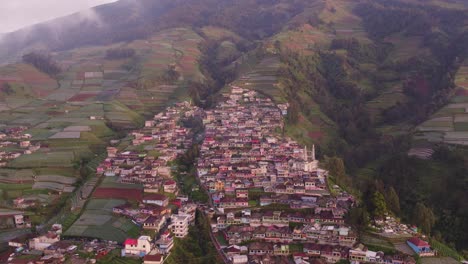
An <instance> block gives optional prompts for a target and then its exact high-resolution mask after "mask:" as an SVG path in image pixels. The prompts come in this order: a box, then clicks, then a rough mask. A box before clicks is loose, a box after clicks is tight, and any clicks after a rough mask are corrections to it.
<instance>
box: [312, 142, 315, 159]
mask: <svg viewBox="0 0 468 264" xmlns="http://www.w3.org/2000/svg"><path fill="white" fill-rule="evenodd" d="M312 160H315V144H313V145H312Z"/></svg>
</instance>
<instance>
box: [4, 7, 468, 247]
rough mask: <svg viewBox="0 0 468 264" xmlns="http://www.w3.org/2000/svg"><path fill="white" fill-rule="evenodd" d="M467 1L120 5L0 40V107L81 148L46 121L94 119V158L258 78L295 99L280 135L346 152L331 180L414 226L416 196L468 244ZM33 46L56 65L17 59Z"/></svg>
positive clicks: (323, 151)
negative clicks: (166, 110)
mask: <svg viewBox="0 0 468 264" xmlns="http://www.w3.org/2000/svg"><path fill="white" fill-rule="evenodd" d="M467 10H468V9H467V6H466V1H462V0H445V1H443V0H431V1H423V0H356V1H348V0H236V1H232V0H121V1H118V2H116V3H112V4H107V5H103V6H99V7H96V8H93V9H91V10H89V11H86V12H82V13H77V14H74V15H71V16H67V17H63V18H60V19H57V20H53V21H49V22H46V23H42V24H38V25H35V26H32V27H28V28H25V29H22V30H19V31H17V32H13V33H9V34H7V35H4V36H1V39H0V62H2V63H7V62H12V63H11V64H9V65H6V66H4V67H2V68H0V85H1V87H2V90H1V92H0V110H1V113H0V115H1V116H2V118H3V119H2V121H3V123H4V125H5V126H13V125H19V124H21V125H26V126H28V127H30V128H31V130H30V132H31V133H32V134H33V137H34V139H36V140H46V142H48V143H49V144H50V146H52V147H51V149H52V151H62V152H63V151H65V152H72V153H74V155H75V156H76V157H78V158H79V157H80V155H78V154H76V153H79V151H77V150H72V149H69V147H68V146H67V144H68V143H67V142H66V141H60V142H58V143H57V140H55V141H54V140H53V139H50V138H49V137H50V136H51V135H52V134H50V133H51V132H47V131H48V130H50V129H52V130H51V131H53V132H60V131H62V130H63V129H64V128H66V127H67V126H70V125H75V126H76V125H90V126H91V128H92V131H91V132H88V133H86V135H87V136H88V138H87V139H86V140H88V141H89V142H93V143H92V145H93V146H94V147H92V148H90V149H86V154H87V155H88V156H91V155H90V154H92V153H90V152H93V151H95V152H99V150H100V149H101V150H102V146H103V145H104V144H103V143H104V141H105V140H107V139H109V137H111V136H112V133H116V132H118V131H121V130H124V131H126V130H127V129H130V128H133V127H138V126H140V125H141V120H143V117H144V116H150V115H152V114H154V113H155V112H157V111H159V110H160V109H161V108H162V107H163V106H165V105H167V104H169V103H170V102H172V101H174V100H175V99H177V100H179V99H184V98H185V99H191V100H192V101H193V102H194V103H196V104H198V105H200V106H203V107H207V108H209V107H212V106H213V105H215V103H216V100H217V96H218V95H219V92H222V91H224V90H223V88H226V86H227V84H234V85H239V86H243V87H246V88H251V89H255V90H257V91H259V92H260V93H262V94H264V95H267V96H269V97H271V98H272V99H273V100H274V101H276V102H278V103H284V102H288V103H289V105H290V107H289V111H288V117H287V126H286V128H285V130H284V133H285V134H287V135H289V136H292V137H294V138H296V139H297V140H298V141H300V142H301V143H304V144H307V145H312V144H317V149H318V152H319V156H320V158H322V159H324V160H330V159H328V158H330V157H333V158H336V159H341V160H343V161H344V164H345V165H346V170H347V173H346V174H345V173H340V175H341V176H340V177H339V176H338V175H333V176H335V181H336V182H337V183H338V184H341V185H344V186H348V187H349V188H350V189H356V190H359V191H356V192H359V194H360V196H361V198H362V200H363V201H364V203H363V209H365V210H369V211H372V208H369V207H370V206H371V204H369V202H368V201H369V200H370V199H371V197H372V195H373V194H374V193H375V192H381V193H387V192H388V190H389V189H394V190H396V193H397V194H398V196H399V199H400V204H401V210H399V211H398V212H394V213H395V214H396V215H397V216H399V217H402V218H403V219H405V220H407V221H409V222H412V223H414V224H416V220H415V219H418V218H415V216H414V214H413V211H414V210H415V208H416V205H424V206H425V207H427V208H428V209H429V210H431V212H433V213H434V215H435V217H434V222H433V223H432V221H429V222H430V223H429V225H428V226H429V230H427V229H426V230H425V231H426V232H427V233H431V234H432V235H434V236H436V237H437V238H438V239H440V240H444V241H446V242H448V243H451V245H452V246H454V247H456V248H457V249H459V250H466V249H468V241H467V238H466V236H460V234H467V233H468V227H467V226H466V223H468V213H467V210H466V205H461V204H460V201H466V200H468V197H467V196H466V195H467V192H466V183H467V182H468V179H467V178H466V177H467V175H468V169H467V166H466V164H468V162H467V160H466V157H467V156H468V155H466V154H467V150H466V148H464V147H460V145H466V142H467V140H468V126H467V121H466V115H467V112H466V111H467V109H468V108H467V107H466V102H467V96H468V94H467V93H466V88H467V87H466V80H467V78H466V75H467V63H466V61H467V58H468V11H467ZM31 51H34V52H35V53H33V54H36V53H38V54H40V52H43V53H46V54H49V55H50V58H49V59H50V60H52V61H53V63H55V64H57V65H58V66H59V68H60V72H58V73H56V74H50V71H48V69H46V68H43V67H42V68H41V67H40V65H39V64H36V67H33V66H31V64H34V63H22V62H21V61H22V59H21V57H22V55H24V54H27V53H29V52H31ZM26 62H28V61H26ZM55 64H54V65H55ZM38 66H39V67H38ZM91 113H93V115H97V116H99V117H102V119H99V120H97V121H96V120H95V121H89V120H85V119H87V118H89V116H91V115H92V114H91ZM103 131H104V132H106V133H107V132H109V134H106V133H103ZM98 132H99V133H98ZM54 142H55V143H54ZM83 144H85V143H83ZM54 146H55V147H58V148H59V149H58V150H54V148H53V147H54ZM408 153H410V154H412V155H411V157H409V155H408ZM427 153H429V155H426V154H427ZM432 153H433V155H432V157H431V155H430V154H432ZM413 154H415V155H413ZM75 156H74V157H75ZM413 156H416V157H413ZM421 158H422V159H421ZM336 159H332V160H336ZM20 161H21V160H20ZM75 161H76V160H75ZM26 162H27V163H26V164H30V163H28V162H30V161H29V160H28V161H26ZM325 163H326V164H327V166H328V168H329V169H330V170H331V171H332V173H336V171H335V170H334V169H336V168H334V166H332V165H329V164H328V163H327V162H325ZM70 164H72V163H71V161H70ZM17 165H18V162H16V163H14V164H10V165H9V166H11V167H12V168H17V167H16V166H17ZM336 174H338V173H336ZM366 206H367V207H366ZM431 223H432V224H431ZM447 226H451V227H452V229H451V230H448V229H447Z"/></svg>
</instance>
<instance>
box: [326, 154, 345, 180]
mask: <svg viewBox="0 0 468 264" xmlns="http://www.w3.org/2000/svg"><path fill="white" fill-rule="evenodd" d="M325 168H326V169H327V170H328V171H329V172H330V175H332V176H334V177H335V181H336V183H337V184H339V185H344V186H349V185H351V179H350V178H349V177H348V176H347V175H346V167H345V164H344V161H343V159H341V158H339V157H331V158H330V157H326V158H325Z"/></svg>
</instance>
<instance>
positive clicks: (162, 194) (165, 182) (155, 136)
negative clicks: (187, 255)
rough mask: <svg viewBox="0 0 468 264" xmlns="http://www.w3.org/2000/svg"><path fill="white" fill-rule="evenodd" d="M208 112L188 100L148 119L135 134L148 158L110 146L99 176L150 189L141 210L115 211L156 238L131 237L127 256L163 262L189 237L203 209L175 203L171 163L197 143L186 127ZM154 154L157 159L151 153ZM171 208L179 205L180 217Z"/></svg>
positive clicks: (131, 206)
mask: <svg viewBox="0 0 468 264" xmlns="http://www.w3.org/2000/svg"><path fill="white" fill-rule="evenodd" d="M202 113H203V110H201V109H199V108H197V107H195V106H192V105H191V104H190V103H188V102H182V103H178V104H175V105H174V106H173V107H168V108H167V109H166V111H165V112H162V113H160V114H157V115H155V116H154V118H153V119H152V120H149V121H146V122H145V127H144V128H142V129H140V130H138V131H134V132H132V136H133V140H132V145H133V146H134V147H135V146H140V147H143V148H144V150H145V154H141V153H139V152H135V151H128V150H126V151H121V152H119V151H118V149H117V148H114V147H109V148H107V152H108V157H107V158H106V159H105V160H104V161H103V162H102V163H101V164H100V166H99V167H98V168H97V173H98V174H100V175H104V176H117V177H118V178H119V182H120V183H124V184H142V185H143V186H144V195H143V197H142V198H141V201H140V203H139V204H138V205H137V206H136V205H135V204H130V203H128V204H124V205H119V206H116V207H114V208H113V213H114V214H117V215H122V216H125V217H129V218H131V219H132V220H133V221H134V222H135V223H137V224H138V225H140V226H142V228H143V229H144V230H151V231H154V232H155V234H156V235H155V236H154V237H152V236H147V235H144V236H140V237H139V238H137V239H132V238H129V239H126V240H125V242H124V244H123V248H122V253H121V254H122V256H124V257H142V258H143V259H144V263H163V261H164V258H165V256H167V255H168V254H169V253H170V250H171V249H172V247H173V245H174V239H173V238H174V237H178V238H184V237H185V236H187V235H188V231H189V226H190V225H191V224H193V223H194V221H195V214H196V210H197V205H196V204H193V203H190V202H188V199H187V198H186V197H184V196H182V195H180V196H178V197H177V199H173V200H172V201H171V202H170V199H169V197H168V195H169V194H171V195H177V194H178V193H179V190H178V186H177V182H176V181H175V180H173V178H172V176H171V162H172V161H174V160H175V159H176V158H177V157H178V156H179V155H181V154H184V153H185V152H186V151H187V150H188V148H190V147H191V146H192V144H193V142H192V141H193V133H192V131H191V129H190V128H187V127H185V126H184V125H183V123H184V122H185V121H186V120H188V119H191V118H193V117H196V116H201V115H202ZM150 152H151V153H153V155H147V153H150ZM170 204H172V205H175V207H177V213H174V212H173V209H171V208H170Z"/></svg>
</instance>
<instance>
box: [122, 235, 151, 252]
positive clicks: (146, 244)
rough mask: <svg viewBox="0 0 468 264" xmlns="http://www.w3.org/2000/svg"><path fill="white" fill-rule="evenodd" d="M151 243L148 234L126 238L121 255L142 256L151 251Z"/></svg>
mask: <svg viewBox="0 0 468 264" xmlns="http://www.w3.org/2000/svg"><path fill="white" fill-rule="evenodd" d="M152 248H153V245H152V244H151V238H150V237H149V236H140V237H139V238H138V239H131V238H129V239H126V240H125V242H124V249H123V250H122V256H126V255H134V256H140V257H143V256H145V255H146V254H148V253H149V252H151V250H152Z"/></svg>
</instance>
